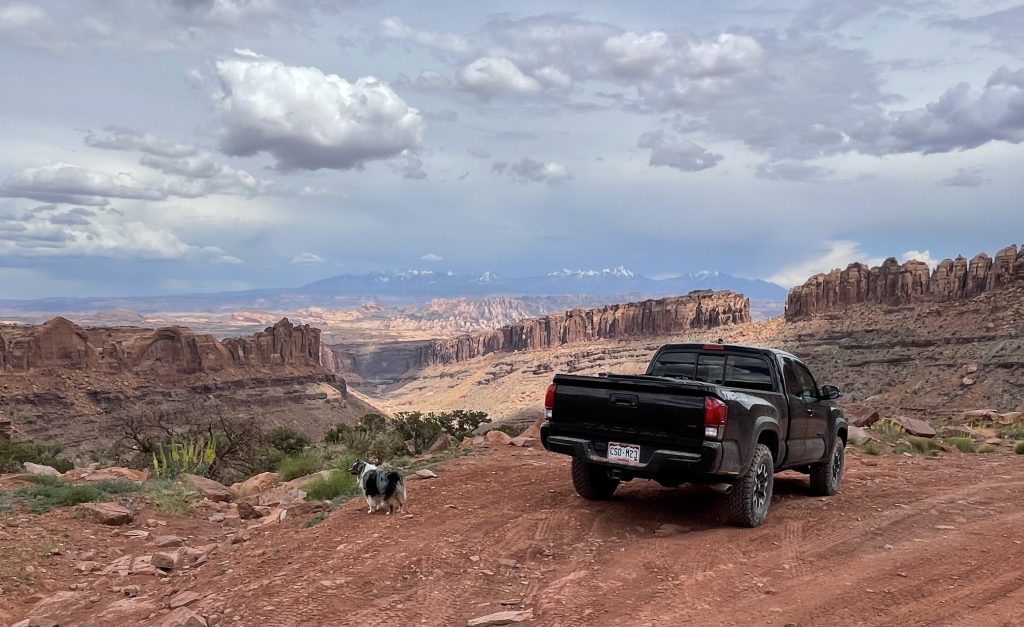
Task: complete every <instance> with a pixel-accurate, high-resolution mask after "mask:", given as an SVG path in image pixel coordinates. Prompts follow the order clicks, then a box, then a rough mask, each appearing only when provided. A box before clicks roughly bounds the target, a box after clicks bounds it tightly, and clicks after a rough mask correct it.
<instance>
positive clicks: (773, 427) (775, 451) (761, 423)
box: [744, 416, 786, 470]
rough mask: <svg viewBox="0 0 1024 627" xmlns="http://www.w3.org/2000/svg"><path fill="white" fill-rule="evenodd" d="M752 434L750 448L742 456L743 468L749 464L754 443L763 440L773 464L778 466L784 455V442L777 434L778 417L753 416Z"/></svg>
mask: <svg viewBox="0 0 1024 627" xmlns="http://www.w3.org/2000/svg"><path fill="white" fill-rule="evenodd" d="M753 436H754V437H752V438H751V439H750V446H751V449H750V451H748V452H747V454H746V456H745V458H744V462H745V463H744V470H746V467H747V466H748V465H749V464H750V459H751V457H752V456H753V454H754V449H753V447H754V445H756V444H757V443H759V442H763V443H764V444H766V445H767V446H768V449H769V450H771V452H772V460H773V461H774V463H775V466H776V467H778V466H780V465H781V464H782V460H783V459H784V458H785V457H786V442H785V440H784V439H783V438H782V437H780V434H779V419H778V418H776V417H775V416H759V417H757V418H755V419H754V427H753Z"/></svg>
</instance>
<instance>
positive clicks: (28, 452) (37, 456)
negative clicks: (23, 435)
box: [0, 438, 75, 472]
mask: <svg viewBox="0 0 1024 627" xmlns="http://www.w3.org/2000/svg"><path fill="white" fill-rule="evenodd" d="M63 450H64V449H63V447H62V446H61V445H60V444H35V443H32V442H12V441H10V440H7V439H5V438H0V472H20V471H21V470H22V468H23V465H24V463H25V462H31V463H33V464H43V465H44V466H51V467H53V468H56V469H57V470H58V471H59V472H67V471H69V470H71V469H72V468H74V467H75V465H74V464H73V463H72V462H71V460H69V459H65V458H63V457H60V454H61V452H63Z"/></svg>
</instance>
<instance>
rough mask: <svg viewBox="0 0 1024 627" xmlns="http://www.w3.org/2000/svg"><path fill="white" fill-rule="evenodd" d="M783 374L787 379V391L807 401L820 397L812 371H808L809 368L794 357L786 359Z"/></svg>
mask: <svg viewBox="0 0 1024 627" xmlns="http://www.w3.org/2000/svg"><path fill="white" fill-rule="evenodd" d="M782 376H783V378H784V379H785V383H786V392H787V393H789V394H790V395H791V396H796V397H798V398H801V399H803V400H805V401H810V400H813V399H815V398H817V397H818V391H817V390H816V389H815V387H814V378H812V377H811V373H809V372H808V371H807V368H804V366H803V364H798V363H796V362H794V361H793V360H792V359H784V360H783V367H782Z"/></svg>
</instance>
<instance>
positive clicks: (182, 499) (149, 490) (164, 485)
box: [142, 479, 200, 516]
mask: <svg viewBox="0 0 1024 627" xmlns="http://www.w3.org/2000/svg"><path fill="white" fill-rule="evenodd" d="M142 494H143V497H144V498H145V499H146V500H147V501H149V502H150V503H152V504H153V508H154V509H156V510H157V511H158V512H163V513H164V514H177V515H178V516H188V515H189V514H191V513H192V508H193V506H194V505H195V504H196V503H198V502H199V500H200V494H199V492H197V491H196V490H193V489H192V488H190V487H188V486H186V485H184V484H182V483H179V482H177V481H173V480H171V479H150V480H149V481H147V482H146V483H145V484H143V486H142Z"/></svg>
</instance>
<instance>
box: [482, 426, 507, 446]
mask: <svg viewBox="0 0 1024 627" xmlns="http://www.w3.org/2000/svg"><path fill="white" fill-rule="evenodd" d="M484 439H485V440H486V441H487V442H489V443H490V444H500V445H502V446H506V445H507V444H508V443H509V442H511V441H512V436H510V435H509V434H507V433H505V432H504V431H498V430H497V429H495V430H493V431H488V432H487V434H486V435H484Z"/></svg>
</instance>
